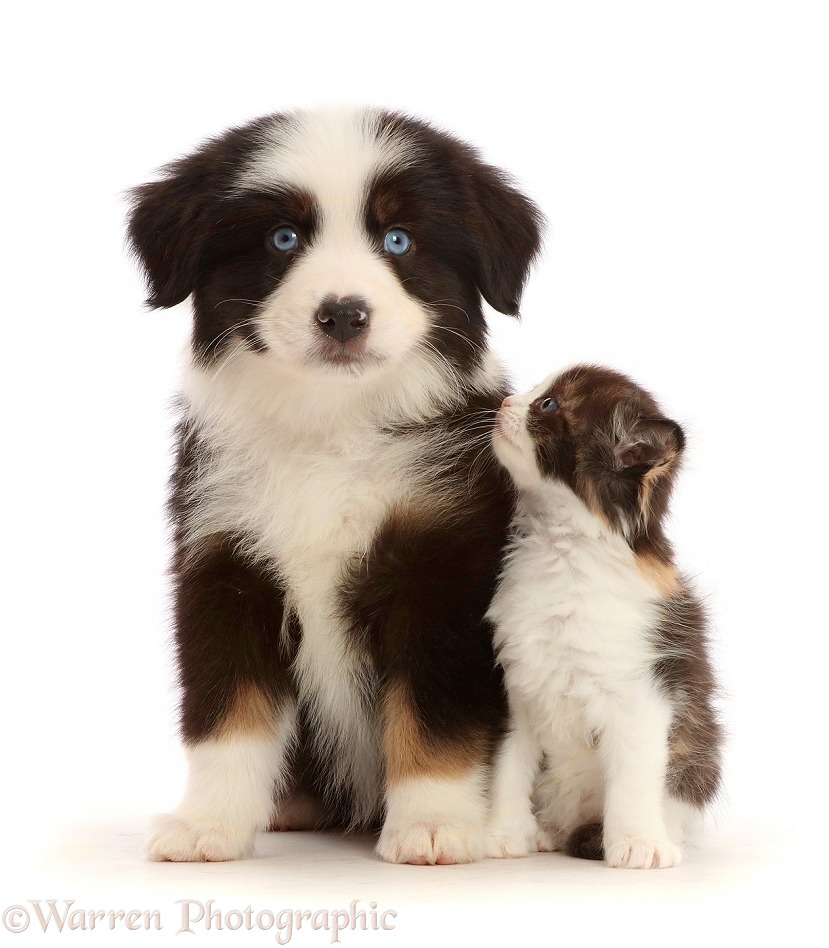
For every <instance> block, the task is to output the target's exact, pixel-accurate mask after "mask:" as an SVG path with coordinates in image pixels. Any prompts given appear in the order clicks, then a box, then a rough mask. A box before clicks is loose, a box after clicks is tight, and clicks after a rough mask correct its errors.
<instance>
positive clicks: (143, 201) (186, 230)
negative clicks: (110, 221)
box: [127, 162, 206, 309]
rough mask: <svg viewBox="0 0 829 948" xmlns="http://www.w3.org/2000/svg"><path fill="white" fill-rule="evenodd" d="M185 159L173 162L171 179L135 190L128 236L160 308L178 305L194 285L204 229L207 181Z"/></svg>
mask: <svg viewBox="0 0 829 948" xmlns="http://www.w3.org/2000/svg"><path fill="white" fill-rule="evenodd" d="M184 164H185V162H181V163H179V164H176V165H169V166H168V167H167V168H166V169H165V170H166V172H167V177H166V178H164V179H163V180H161V181H154V182H151V183H150V184H143V185H141V186H140V187H137V188H135V189H133V191H132V192H131V199H132V212H131V214H130V220H129V229H128V232H127V233H128V238H129V242H130V245H131V247H132V251H133V253H134V254H135V256H136V257H137V258H138V260H139V262H140V263H141V266H142V268H143V270H144V273H145V276H146V278H147V283H148V285H149V290H150V295H149V296H148V298H147V303H148V305H149V306H152V307H153V308H154V309H158V308H166V307H168V306H175V305H176V303H180V302H181V301H182V300H184V299H186V298H187V297H188V296H189V295H190V293H191V291H192V289H193V280H194V277H195V272H196V261H197V259H198V246H199V242H200V236H201V234H202V232H203V224H202V217H203V213H204V210H203V202H204V200H205V199H206V196H205V194H204V190H203V187H202V182H200V180H199V178H198V177H197V176H194V175H192V174H188V173H187V169H186V168H184V167H182V166H183V165H184Z"/></svg>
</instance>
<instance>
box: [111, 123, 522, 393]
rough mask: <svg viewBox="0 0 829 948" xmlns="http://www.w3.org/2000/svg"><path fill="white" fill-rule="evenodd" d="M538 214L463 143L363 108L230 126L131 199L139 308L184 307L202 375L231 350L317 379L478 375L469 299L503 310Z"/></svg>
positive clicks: (477, 308) (514, 297) (477, 337)
mask: <svg viewBox="0 0 829 948" xmlns="http://www.w3.org/2000/svg"><path fill="white" fill-rule="evenodd" d="M539 224H540V215H539V213H538V211H537V210H536V208H535V207H534V206H533V204H532V203H531V202H530V201H529V200H528V199H527V198H525V197H524V196H523V195H522V194H520V193H519V192H518V191H517V190H516V189H515V188H514V187H513V186H512V185H511V184H510V183H509V181H508V180H507V179H506V178H505V176H504V175H503V174H501V173H500V172H499V171H497V170H496V169H494V168H492V167H490V166H488V165H486V164H485V163H483V162H482V161H481V160H480V158H479V157H478V155H477V154H476V153H475V152H474V151H473V150H472V149H471V148H469V147H468V146H466V145H465V144H463V143H461V142H459V141H457V140H456V139H454V138H453V137H451V136H449V135H446V134H444V133H442V132H439V131H437V130H435V129H434V128H432V127H431V126H429V125H426V124H425V123H422V122H419V121H416V120H413V119H411V118H407V117H404V116H400V115H395V114H390V113H384V112H380V111H376V110H359V111H353V110H346V111H343V110H336V111H335V110H330V111H321V112H310V113H294V114H287V115H275V116H270V117H267V118H263V119H260V120H258V121H255V122H252V123H250V124H249V125H247V126H245V127H242V128H237V129H232V130H231V131H229V132H227V133H226V134H224V135H222V136H221V137H219V138H216V139H214V140H212V141H209V142H207V143H206V144H205V145H203V146H202V147H201V148H200V149H199V150H198V151H197V152H195V153H194V154H192V155H190V156H189V157H186V158H183V159H181V160H180V161H177V162H175V163H173V164H171V165H169V166H167V167H166V168H165V169H164V170H163V175H162V177H161V179H160V180H158V181H155V182H152V183H150V184H146V185H143V186H141V187H139V188H137V189H136V190H135V191H134V192H133V209H132V216H131V219H130V227H129V237H130V241H131V244H132V247H133V249H134V252H135V254H136V255H137V257H138V258H139V260H140V262H141V264H142V266H143V268H144V270H145V272H146V275H147V280H148V283H149V287H150V296H149V300H148V302H149V304H150V305H151V306H154V307H168V306H173V305H175V304H176V303H179V302H181V301H182V300H184V299H185V298H187V297H188V296H190V295H191V294H192V297H193V303H194V310H195V328H194V334H193V348H194V355H195V357H196V358H197V359H198V360H200V361H201V362H202V363H210V362H212V361H215V360H217V359H221V358H222V357H223V355H224V354H226V353H227V352H228V351H229V350H231V349H234V350H235V349H239V348H240V347H242V348H244V349H245V350H246V351H247V352H251V353H256V354H257V355H258V356H259V357H260V358H262V359H266V360H267V359H270V360H272V361H273V364H274V366H276V365H277V364H278V365H280V366H281V367H283V368H287V369H299V370H302V371H303V372H306V373H307V372H309V371H310V372H313V373H315V374H316V375H317V376H318V377H319V378H320V379H322V378H329V379H330V378H361V377H363V376H365V375H367V374H369V373H372V372H377V371H389V370H390V371H391V372H394V370H395V368H396V367H399V366H400V364H401V363H402V362H404V361H405V360H406V359H407V357H409V356H410V355H412V354H414V353H417V354H419V355H421V356H423V357H426V358H429V359H431V360H433V361H434V360H435V359H437V360H440V361H444V362H446V363H449V364H450V365H451V366H452V368H453V369H454V370H455V371H456V372H457V371H458V370H460V371H466V372H468V371H471V370H472V369H474V368H476V367H477V366H478V365H479V364H480V359H481V356H482V353H483V347H484V342H485V335H486V330H485V324H484V320H483V314H482V311H481V296H483V297H484V298H485V299H486V300H487V302H489V303H490V305H491V306H493V308H495V309H496V310H499V311H500V312H503V313H508V314H516V313H517V310H518V305H519V300H520V296H521V291H522V289H523V286H524V282H525V280H526V277H527V273H528V269H529V265H530V263H531V261H532V259H533V257H534V256H535V254H536V253H537V251H538V247H539Z"/></svg>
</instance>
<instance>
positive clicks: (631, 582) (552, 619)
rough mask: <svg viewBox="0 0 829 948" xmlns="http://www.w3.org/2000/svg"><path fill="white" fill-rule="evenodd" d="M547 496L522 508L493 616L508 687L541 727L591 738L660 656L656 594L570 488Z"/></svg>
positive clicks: (567, 736)
mask: <svg viewBox="0 0 829 948" xmlns="http://www.w3.org/2000/svg"><path fill="white" fill-rule="evenodd" d="M546 499H547V503H546V505H545V506H544V507H543V508H541V509H539V508H538V507H536V506H530V505H528V504H527V503H525V502H523V501H522V503H521V505H520V506H519V510H518V513H517V516H516V521H515V529H516V535H515V538H514V540H513V541H512V544H511V547H510V550H509V552H508V555H507V558H506V561H505V566H504V569H503V572H502V576H501V579H500V582H499V586H498V589H497V591H496V594H495V597H494V599H493V602H492V605H491V607H490V611H489V617H490V619H491V620H492V621H493V622H494V624H495V629H496V631H495V645H496V648H497V650H498V655H499V660H500V661H501V663H502V664H503V666H504V669H505V673H506V677H507V684H508V687H509V690H510V694H511V696H512V697H513V699H514V700H520V701H521V702H522V704H523V705H524V706H525V708H526V710H527V711H528V713H529V714H530V720H531V721H532V722H534V724H535V730H536V731H539V730H541V731H543V732H544V735H545V736H546V737H552V738H553V739H561V740H572V739H577V740H579V741H581V740H582V739H584V740H589V739H590V736H591V733H592V730H593V729H594V728H595V727H596V725H597V722H599V721H601V720H602V719H603V717H604V715H605V714H606V713H608V712H607V704H608V702H612V701H613V700H615V699H617V698H619V697H623V696H624V695H625V693H626V691H627V690H628V689H629V688H630V686H631V682H633V681H634V680H636V679H638V678H640V677H641V675H642V674H644V673H645V672H646V670H647V668H648V666H649V665H650V663H651V662H652V660H653V653H652V646H651V642H650V631H651V630H652V629H653V627H654V624H655V621H656V618H657V614H658V596H657V593H656V590H655V589H654V587H652V586H651V584H650V583H649V582H648V581H647V580H646V579H645V578H644V577H643V576H642V574H641V573H640V572H639V570H638V569H637V568H636V564H635V560H634V556H633V553H632V551H631V550H630V549H629V547H628V546H627V545H626V544H625V543H624V541H623V540H622V539H621V538H619V537H617V536H615V535H613V534H612V533H610V532H609V531H608V530H607V529H606V528H605V527H604V525H603V524H602V523H601V522H600V521H598V520H597V519H596V518H595V517H594V516H593V515H592V514H591V513H590V512H589V511H588V510H587V508H586V507H585V506H584V505H583V504H582V503H581V501H579V500H578V499H577V498H576V497H575V496H574V495H573V494H572V493H571V492H570V491H569V490H568V489H567V488H562V489H561V491H560V492H559V493H557V494H553V493H552V492H549V494H548V496H547V498H546ZM539 736H541V735H540V734H539Z"/></svg>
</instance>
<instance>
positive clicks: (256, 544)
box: [129, 110, 539, 863]
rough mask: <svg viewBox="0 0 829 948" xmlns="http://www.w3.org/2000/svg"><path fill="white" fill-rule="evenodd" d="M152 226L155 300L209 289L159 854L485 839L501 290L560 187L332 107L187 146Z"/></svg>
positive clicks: (179, 583)
mask: <svg viewBox="0 0 829 948" xmlns="http://www.w3.org/2000/svg"><path fill="white" fill-rule="evenodd" d="M401 234H402V236H401ZM129 235H130V239H131V242H132V246H133V248H134V251H135V253H136V255H137V257H138V259H139V260H140V262H141V264H142V265H143V267H144V270H145V272H146V275H147V278H148V282H149V286H150V297H149V303H150V304H151V305H152V306H155V307H169V306H173V305H175V304H176V303H179V302H181V301H183V300H185V299H186V298H187V297H192V303H193V310H194V315H195V321H194V327H193V336H192V352H191V356H190V360H189V365H188V368H187V372H186V377H185V381H184V390H183V394H182V398H181V413H182V414H181V424H180V427H179V452H178V463H177V468H176V472H175V475H174V478H173V483H172V497H171V501H170V511H171V515H172V520H173V524H174V527H175V558H174V563H173V575H174V581H175V587H176V598H175V612H176V644H177V652H178V664H179V673H180V682H181V687H182V704H181V728H182V734H183V738H184V741H185V744H186V747H187V750H188V755H189V760H190V777H189V783H188V787H187V791H186V794H185V797H184V800H183V801H182V803H181V805H180V806H179V808H178V809H177V810H176V812H175V813H173V814H171V815H169V816H166V817H163V818H162V819H161V820H160V821H159V822H158V823H157V825H156V827H155V830H154V832H153V835H152V837H151V839H150V841H149V844H148V849H149V853H150V855H151V856H152V858H154V859H170V860H205V859H206V860H223V859H234V858H238V857H242V856H244V855H246V854H248V853H250V852H251V849H252V845H253V838H254V832H255V830H257V829H259V828H263V827H266V826H267V825H269V824H273V825H274V826H275V827H280V828H290V827H294V828H296V827H301V826H306V825H309V824H315V825H321V824H326V823H335V822H336V823H341V824H345V825H348V826H355V827H359V826H363V827H366V826H373V825H379V823H380V822H381V821H383V829H382V834H381V836H380V840H379V843H378V851H379V853H380V854H381V855H382V856H383V858H385V859H388V860H391V861H395V862H405V861H408V862H415V863H435V862H462V861H469V860H474V859H477V858H479V857H480V856H481V854H482V846H483V843H482V838H483V833H482V827H483V821H484V817H485V812H486V799H485V777H486V774H487V770H488V767H489V764H490V758H491V754H492V749H493V746H494V743H495V742H496V741H497V739H498V738H499V737H500V734H501V732H502V728H503V724H504V720H505V698H504V694H503V688H502V681H501V678H500V675H499V673H498V672H497V671H496V670H495V668H494V659H493V653H492V645H491V640H490V636H489V632H488V629H487V627H486V626H485V624H484V622H483V617H484V613H485V612H486V609H487V606H488V603H489V601H490V598H491V594H492V590H493V588H494V584H495V577H496V575H497V570H498V565H499V555H500V551H501V549H502V547H503V544H504V542H505V539H506V532H507V527H508V523H509V520H510V517H511V514H512V509H513V494H512V491H511V486H510V484H509V481H508V478H506V477H505V476H504V474H503V473H502V472H501V470H500V469H499V467H498V465H497V464H493V463H488V462H489V459H490V451H491V447H490V444H489V430H488V429H489V426H490V422H491V419H492V418H493V416H494V412H495V409H497V407H498V406H499V405H500V403H501V400H502V399H503V397H504V395H505V394H506V391H505V380H504V376H503V374H502V372H501V370H500V368H499V367H498V365H497V364H496V362H495V361H494V359H493V357H492V356H491V354H490V353H489V352H488V350H487V345H486V326H485V322H484V318H483V314H482V307H481V296H483V297H484V298H485V299H486V300H487V301H488V302H489V303H490V304H491V305H492V306H493V307H494V308H495V309H496V310H499V311H500V312H503V313H508V314H515V313H516V312H517V308H518V303H519V299H520V296H521V291H522V288H523V285H524V282H525V279H526V276H527V272H528V267H529V265H530V263H531V261H532V259H533V257H534V256H535V254H536V252H537V250H538V245H539V214H538V212H537V210H536V208H535V207H534V206H533V205H532V204H531V203H530V202H529V201H528V200H527V199H526V198H525V197H523V196H522V195H521V194H520V193H519V192H518V191H517V190H516V189H515V188H514V187H513V186H512V185H511V184H510V182H509V181H508V180H507V179H506V178H505V176H504V175H503V174H501V173H500V172H499V171H497V170H495V169H493V168H492V167H490V166H488V165H486V164H485V163H483V161H482V160H481V159H480V158H479V157H478V155H477V154H476V153H475V152H474V151H473V150H472V149H471V148H469V147H468V146H466V145H464V144H462V143H461V142H459V141H457V140H456V139H454V138H453V137H451V136H449V135H446V134H444V133H442V132H440V131H437V130H435V129H434V128H432V127H430V126H429V125H426V124H424V123H422V122H419V121H416V120H413V119H411V118H407V117H403V116H400V115H395V114H389V113H384V112H380V111H375V110H358V111H353V110H330V111H320V112H309V113H294V114H286V115H274V116H269V117H267V118H263V119H260V120H258V121H255V122H252V123H250V124H249V125H247V126H245V127H242V128H237V129H233V130H231V131H229V132H227V133H226V134H224V135H222V136H221V137H219V138H216V139H214V140H212V141H209V142H208V143H207V144H205V145H204V146H203V147H201V148H200V149H199V150H198V151H196V152H195V153H194V154H192V155H190V156H189V157H186V158H183V159H181V160H180V161H177V162H175V163H174V164H172V165H170V166H168V167H167V168H165V169H164V171H163V174H162V176H161V178H160V180H158V181H155V182H153V183H150V184H147V185H144V186H143V187H140V188H138V189H136V191H135V192H134V205H133V211H132V217H131V222H130V230H129ZM401 250H402V251H404V252H401Z"/></svg>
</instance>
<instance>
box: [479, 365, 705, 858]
mask: <svg viewBox="0 0 829 948" xmlns="http://www.w3.org/2000/svg"><path fill="white" fill-rule="evenodd" d="M684 440H685V439H684V436H683V432H682V429H681V428H680V426H679V425H678V424H676V422H673V421H671V420H669V419H668V418H666V417H665V416H664V415H663V414H662V412H661V411H660V410H659V407H658V406H657V404H656V402H655V401H654V400H653V398H652V397H651V396H650V395H649V394H648V393H646V392H645V391H643V390H642V389H641V388H639V387H638V386H637V385H635V384H634V383H633V382H632V381H630V380H629V379H628V378H625V377H624V376H622V375H619V374H618V373H616V372H612V371H610V370H608V369H602V368H597V367H594V366H578V367H575V368H573V369H570V370H569V371H567V372H564V373H563V374H561V375H559V376H558V377H551V378H549V379H547V380H546V381H544V382H543V383H542V384H540V385H538V386H537V387H536V388H534V389H533V390H532V391H531V392H529V393H528V394H526V395H521V396H517V395H513V396H510V397H508V398H507V399H505V400H504V403H503V405H502V407H501V409H500V411H499V413H498V419H497V423H496V428H495V431H494V434H493V441H494V446H495V452H496V455H497V457H498V458H499V460H500V461H501V463H502V464H503V465H504V466H505V467H506V468H507V470H508V471H509V472H510V474H511V475H512V478H513V480H514V482H515V485H516V486H517V488H518V489H519V491H520V499H519V502H518V508H517V511H516V516H515V520H514V523H513V538H512V541H511V545H510V548H509V552H508V555H507V557H506V559H505V564H504V568H503V571H502V574H501V577H500V583H499V586H498V590H497V592H496V595H495V597H494V600H493V603H492V605H491V608H490V610H489V613H488V617H489V619H490V621H491V622H492V623H493V626H494V640H495V645H496V649H497V653H498V656H499V660H500V662H501V664H502V665H503V667H504V670H505V673H506V680H507V686H508V693H509V699H510V704H511V708H512V714H513V730H512V732H511V734H510V736H509V737H508V738H507V739H506V740H505V742H504V744H503V746H502V748H501V751H500V755H499V758H498V763H497V767H496V773H495V779H494V802H493V813H492V819H491V831H490V840H489V846H490V854H491V855H493V856H505V855H521V854H524V853H526V852H527V851H529V850H531V849H535V848H536V846H535V842H536V820H535V819H534V817H533V813H532V808H531V793H532V792H533V786H534V784H535V808H536V815H537V820H538V826H539V833H538V845H539V847H540V848H542V849H559V850H563V851H564V852H566V853H569V854H571V855H576V856H582V857H585V858H593V859H601V858H602V857H603V856H604V858H605V859H606V861H607V862H608V864H609V865H611V866H624V867H628V868H643V869H645V868H657V867H658V868H665V867H668V866H675V865H677V864H678V863H679V861H680V859H681V856H682V851H681V845H682V842H683V837H684V834H685V831H686V827H687V825H688V823H689V819H690V817H692V816H693V815H694V814H695V813H698V812H699V811H700V810H701V809H702V808H703V807H704V806H705V805H706V804H708V803H709V802H710V801H711V800H712V798H713V797H714V796H715V794H716V792H717V789H718V786H719V782H720V743H721V736H720V727H719V724H718V722H717V718H716V715H715V712H714V709H713V706H712V698H713V696H714V691H715V684H714V676H713V673H712V669H711V665H710V662H709V658H708V655H707V650H706V622H705V615H704V612H703V610H702V607H701V605H700V603H699V601H698V599H697V598H696V597H695V596H694V593H693V592H692V591H691V589H690V588H689V585H688V583H687V581H686V580H685V579H683V577H682V576H681V575H679V574H678V572H677V570H676V568H675V566H674V556H673V552H672V549H671V546H670V544H669V542H668V540H667V538H666V536H665V533H664V529H663V521H664V518H665V515H666V511H667V506H668V500H669V495H670V493H671V487H672V484H673V481H674V478H675V476H676V472H677V469H678V466H679V460H680V457H681V454H682V451H683V447H684ZM539 765H540V775H539Z"/></svg>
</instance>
